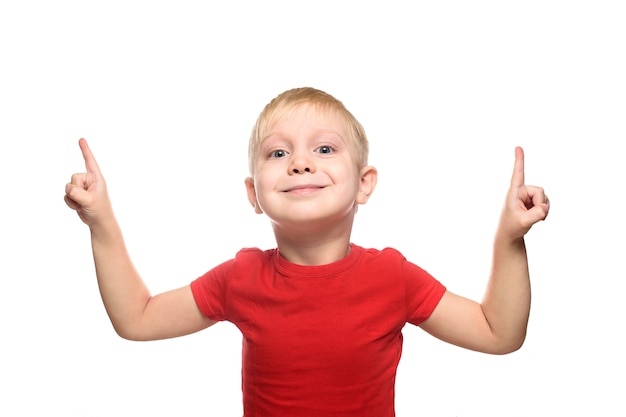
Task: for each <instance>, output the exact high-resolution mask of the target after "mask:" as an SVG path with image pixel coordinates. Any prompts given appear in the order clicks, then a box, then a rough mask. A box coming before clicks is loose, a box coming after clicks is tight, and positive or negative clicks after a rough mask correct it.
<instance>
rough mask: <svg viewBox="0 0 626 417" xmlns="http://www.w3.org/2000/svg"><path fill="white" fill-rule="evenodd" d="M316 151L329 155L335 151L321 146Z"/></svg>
mask: <svg viewBox="0 0 626 417" xmlns="http://www.w3.org/2000/svg"><path fill="white" fill-rule="evenodd" d="M315 151H316V152H318V153H323V154H328V153H333V152H334V151H335V150H334V149H333V148H331V147H330V146H320V147H319V148H317V149H316V150H315Z"/></svg>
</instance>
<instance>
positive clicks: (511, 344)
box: [420, 148, 550, 354]
mask: <svg viewBox="0 0 626 417" xmlns="http://www.w3.org/2000/svg"><path fill="white" fill-rule="evenodd" d="M549 208H550V203H549V201H548V198H547V196H546V194H545V193H544V190H543V189H542V188H539V187H533V186H527V185H525V184H524V153H523V151H522V149H521V148H516V150H515V168H514V171H513V177H512V179H511V188H510V189H509V192H508V193H507V197H506V201H505V204H504V208H503V210H502V214H501V217H500V223H499V225H498V229H497V232H496V236H495V240H494V248H493V261H492V269H491V276H490V278H489V282H488V284H487V289H486V291H485V295H484V298H483V301H482V303H477V302H475V301H472V300H469V299H467V298H464V297H461V296H458V295H456V294H453V293H451V292H446V293H445V294H444V296H443V298H442V299H441V301H440V302H439V304H438V305H437V307H436V308H435V310H434V311H433V313H432V315H431V316H430V317H429V318H428V319H427V320H426V321H425V322H424V323H422V324H421V325H420V327H422V329H424V330H426V331H427V332H429V333H430V334H432V335H434V336H436V337H438V338H440V339H442V340H445V341H447V342H450V343H452V344H455V345H458V346H462V347H465V348H468V349H472V350H477V351H481V352H487V353H494V354H505V353H510V352H513V351H515V350H517V349H519V348H520V347H521V346H522V344H523V342H524V339H525V337H526V328H527V324H528V316H529V313H530V294H531V291H530V279H529V274H528V260H527V257H526V247H525V245H524V235H525V234H526V233H527V232H528V231H529V230H530V228H531V227H532V226H533V225H534V224H535V223H537V222H539V221H541V220H544V219H545V218H546V216H547V215H548V211H549Z"/></svg>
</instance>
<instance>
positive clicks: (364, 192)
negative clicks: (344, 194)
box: [356, 166, 378, 204]
mask: <svg viewBox="0 0 626 417" xmlns="http://www.w3.org/2000/svg"><path fill="white" fill-rule="evenodd" d="M377 181H378V171H377V170H376V168H374V167H371V166H367V167H364V168H363V169H362V170H361V181H360V183H359V192H358V193H357V196H356V202H357V204H365V203H367V200H369V198H370V195H372V193H373V192H374V189H375V188H376V182H377Z"/></svg>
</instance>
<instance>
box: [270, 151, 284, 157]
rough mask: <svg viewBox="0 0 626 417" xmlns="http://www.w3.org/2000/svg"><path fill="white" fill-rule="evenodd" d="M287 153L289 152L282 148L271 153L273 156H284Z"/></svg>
mask: <svg viewBox="0 0 626 417" xmlns="http://www.w3.org/2000/svg"><path fill="white" fill-rule="evenodd" d="M286 155H287V152H286V151H283V150H282V149H278V150H275V151H272V152H271V153H270V157H271V158H283V157H284V156H286Z"/></svg>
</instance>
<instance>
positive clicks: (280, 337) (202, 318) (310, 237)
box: [65, 88, 549, 417]
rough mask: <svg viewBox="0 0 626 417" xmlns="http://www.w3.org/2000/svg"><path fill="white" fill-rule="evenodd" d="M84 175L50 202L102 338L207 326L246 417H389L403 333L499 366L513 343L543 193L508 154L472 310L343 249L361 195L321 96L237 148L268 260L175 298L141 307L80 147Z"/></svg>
mask: <svg viewBox="0 0 626 417" xmlns="http://www.w3.org/2000/svg"><path fill="white" fill-rule="evenodd" d="M80 148H81V150H82V153H83V157H84V160H85V165H86V171H87V172H86V173H80V174H74V175H73V176H72V180H71V183H69V184H67V186H66V189H65V192H66V195H65V201H66V203H67V204H68V206H69V207H70V208H72V209H74V210H76V211H77V213H78V215H79V217H80V218H81V220H82V221H83V222H85V223H86V224H87V225H88V226H89V228H90V231H91V241H92V247H93V256H94V261H95V266H96V273H97V279H98V284H99V287H100V291H101V295H102V299H103V302H104V305H105V307H106V310H107V313H108V315H109V317H110V319H111V322H112V324H113V326H114V328H115V330H116V331H117V333H118V334H119V335H120V336H121V337H123V338H126V339H131V340H155V339H163V338H171V337H176V336H182V335H186V334H190V333H193V332H197V331H199V330H202V329H205V328H207V327H209V326H211V325H213V324H214V323H216V322H217V321H222V320H228V321H231V322H232V323H234V324H235V325H236V326H237V327H238V328H239V329H240V330H241V332H242V335H243V371H242V382H243V404H244V415H245V416H247V417H250V416H272V417H276V416H299V417H305V416H325V417H331V416H358V417H364V416H376V417H383V416H393V415H395V412H394V381H395V375H396V369H397V365H398V362H399V360H400V354H401V348H402V333H401V330H402V327H403V326H404V325H405V324H406V323H407V322H409V323H412V324H414V325H419V326H420V327H421V328H422V329H424V330H425V331H427V332H428V333H430V334H432V335H433V336H435V337H437V338H439V339H442V340H444V341H446V342H449V343H452V344H455V345H458V346H461V347H464V348H467V349H473V350H476V351H480V352H486V353H492V354H505V353H509V352H512V351H514V350H516V349H518V348H519V347H520V346H521V345H522V343H523V341H524V338H525V334H526V327H527V322H528V315H529V310H530V283H529V276H528V264H527V257H526V251H525V246H524V235H525V234H526V233H527V232H528V230H529V229H530V228H531V226H532V225H533V224H535V223H536V222H538V221H540V220H544V219H545V218H546V216H547V214H548V210H549V201H548V198H547V197H546V195H545V193H544V191H543V190H542V189H541V188H538V187H532V186H527V185H525V184H524V155H523V152H522V149H521V148H516V150H515V166H514V171H513V176H512V180H511V187H510V190H509V192H508V194H507V196H506V200H505V204H504V208H503V210H502V214H501V218H500V222H499V225H498V229H497V232H496V236H495V242H494V253H493V264H492V272H491V276H490V279H489V282H488V285H487V290H486V292H485V296H484V299H483V301H482V303H477V302H474V301H471V300H469V299H466V298H463V297H461V296H458V295H455V294H453V293H451V292H449V291H447V290H446V288H445V287H444V286H443V285H442V284H441V283H439V282H438V281H437V280H435V279H434V278H433V277H432V276H430V275H429V274H428V273H426V272H425V271H424V270H422V269H420V268H419V267H418V266H416V265H414V264H412V263H410V262H408V261H407V260H406V259H405V258H404V257H403V256H402V255H401V254H400V253H398V252H397V251H396V250H394V249H390V248H387V249H384V250H380V251H379V250H375V249H365V248H362V247H359V246H357V245H355V244H353V243H352V242H351V241H350V235H351V229H352V224H353V221H354V216H355V214H356V212H357V207H358V205H359V204H365V203H366V202H367V200H368V198H369V196H370V195H371V194H372V192H373V191H374V188H375V187H376V179H377V171H376V169H375V168H374V167H372V166H368V165H367V154H368V143H367V139H366V136H365V132H364V130H363V128H362V126H361V125H360V123H359V122H358V121H357V120H356V119H355V118H354V117H353V115H352V114H351V113H350V112H349V111H348V110H347V109H346V108H345V107H344V106H343V104H342V103H341V102H340V101H338V100H336V99H335V98H334V97H332V96H330V95H328V94H326V93H324V92H322V91H319V90H316V89H313V88H298V89H293V90H288V91H286V92H284V93H282V94H280V95H279V96H277V97H276V98H275V99H274V100H272V101H271V102H270V103H269V104H268V105H267V106H266V107H265V109H264V110H263V111H262V112H261V114H260V116H259V118H258V120H257V122H256V125H255V127H254V129H253V132H252V135H251V138H250V145H249V164H250V175H251V176H250V177H249V178H247V179H246V180H245V185H246V190H247V195H248V199H249V201H250V203H251V204H252V206H253V208H254V210H255V212H256V213H259V214H261V213H264V214H266V215H267V216H268V218H269V219H270V221H271V224H272V228H273V231H274V235H275V238H276V243H277V247H276V249H273V250H260V249H243V250H241V251H240V252H239V253H237V255H236V256H235V258H233V259H231V260H229V261H227V262H224V263H223V264H221V265H219V266H217V267H215V268H213V269H212V270H210V271H209V272H207V273H206V274H205V275H204V276H202V277H200V278H198V279H196V280H194V281H193V282H191V284H190V285H187V286H185V287H183V288H179V289H175V290H172V291H169V292H165V293H162V294H158V295H155V296H151V294H150V292H149V291H148V289H147V288H146V286H145V284H144V283H143V281H142V280H141V278H140V277H139V275H138V273H137V272H136V271H135V269H134V267H133V264H132V262H131V260H130V257H129V255H128V253H127V251H126V248H125V245H124V240H123V238H122V233H121V231H120V228H119V225H118V223H117V221H116V219H115V216H114V213H113V210H112V208H111V203H110V200H109V198H108V195H107V190H106V184H105V181H104V178H103V176H102V174H101V172H100V170H99V168H98V165H97V163H96V160H95V159H94V157H93V155H92V153H91V151H90V149H89V147H88V145H87V142H86V141H85V140H84V139H81V140H80Z"/></svg>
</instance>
